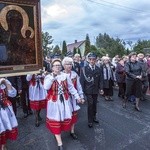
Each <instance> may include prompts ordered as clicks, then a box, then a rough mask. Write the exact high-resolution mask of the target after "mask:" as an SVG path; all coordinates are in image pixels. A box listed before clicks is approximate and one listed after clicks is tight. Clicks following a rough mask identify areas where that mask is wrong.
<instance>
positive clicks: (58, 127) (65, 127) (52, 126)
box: [46, 118, 72, 134]
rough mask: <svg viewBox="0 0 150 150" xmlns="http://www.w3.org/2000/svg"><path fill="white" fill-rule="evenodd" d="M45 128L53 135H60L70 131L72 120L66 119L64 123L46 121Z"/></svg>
mask: <svg viewBox="0 0 150 150" xmlns="http://www.w3.org/2000/svg"><path fill="white" fill-rule="evenodd" d="M46 126H47V128H48V129H49V130H50V131H51V132H52V133H53V134H61V132H62V131H70V130H71V126H72V120H71V119H66V120H64V121H55V120H50V119H48V118H47V119H46Z"/></svg>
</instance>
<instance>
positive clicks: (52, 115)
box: [44, 59, 81, 150]
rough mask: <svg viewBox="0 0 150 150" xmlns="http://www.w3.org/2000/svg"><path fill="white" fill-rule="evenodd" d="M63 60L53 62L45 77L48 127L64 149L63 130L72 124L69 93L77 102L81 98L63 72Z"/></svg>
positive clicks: (69, 127) (60, 148)
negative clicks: (49, 72)
mask: <svg viewBox="0 0 150 150" xmlns="http://www.w3.org/2000/svg"><path fill="white" fill-rule="evenodd" d="M61 67H62V66H61V61H60V60H57V59H55V60H54V61H53V62H52V73H51V74H49V75H47V76H46V77H45V79H44V88H45V89H46V90H48V95H47V100H48V102H47V119H46V125H47V128H48V129H49V130H50V131H51V132H52V133H53V134H54V135H55V137H56V140H57V143H58V149H59V150H63V146H62V139H61V132H62V131H68V130H70V129H71V126H72V106H71V101H70V96H69V93H71V94H72V95H74V96H75V99H77V102H81V99H80V97H79V95H78V93H77V90H76V89H75V88H74V86H73V84H72V81H71V79H70V78H69V77H68V75H67V74H65V73H63V72H61Z"/></svg>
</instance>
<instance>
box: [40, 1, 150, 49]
mask: <svg viewBox="0 0 150 150" xmlns="http://www.w3.org/2000/svg"><path fill="white" fill-rule="evenodd" d="M41 5H42V6H41V10H42V30H43V31H44V32H46V31H47V32H49V34H50V35H52V37H53V39H54V43H55V44H58V45H59V46H60V44H62V41H63V40H66V42H67V44H69V43H73V42H74V40H78V41H80V40H84V39H85V36H86V34H87V33H88V34H89V36H90V40H91V42H92V43H93V42H94V41H95V40H94V39H95V37H96V36H97V35H98V34H99V33H107V34H109V35H110V36H112V37H114V38H115V37H119V38H120V39H124V40H126V41H127V40H132V41H135V40H138V39H150V0H111V1H110V0H41Z"/></svg>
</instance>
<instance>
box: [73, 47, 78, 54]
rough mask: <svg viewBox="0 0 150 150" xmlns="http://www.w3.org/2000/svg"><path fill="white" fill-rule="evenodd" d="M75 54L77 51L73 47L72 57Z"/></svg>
mask: <svg viewBox="0 0 150 150" xmlns="http://www.w3.org/2000/svg"><path fill="white" fill-rule="evenodd" d="M76 53H77V49H76V48H75V47H74V48H73V55H74V54H76Z"/></svg>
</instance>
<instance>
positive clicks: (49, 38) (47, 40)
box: [42, 32, 53, 56]
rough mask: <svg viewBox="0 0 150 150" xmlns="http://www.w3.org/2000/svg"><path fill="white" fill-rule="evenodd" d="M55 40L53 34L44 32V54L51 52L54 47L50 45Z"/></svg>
mask: <svg viewBox="0 0 150 150" xmlns="http://www.w3.org/2000/svg"><path fill="white" fill-rule="evenodd" d="M52 42H53V39H52V36H50V35H49V33H48V32H42V49H43V55H44V56H47V55H49V54H50V53H51V51H52V49H53V47H52V46H50V45H51V44H52Z"/></svg>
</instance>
